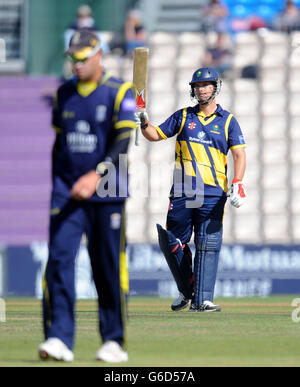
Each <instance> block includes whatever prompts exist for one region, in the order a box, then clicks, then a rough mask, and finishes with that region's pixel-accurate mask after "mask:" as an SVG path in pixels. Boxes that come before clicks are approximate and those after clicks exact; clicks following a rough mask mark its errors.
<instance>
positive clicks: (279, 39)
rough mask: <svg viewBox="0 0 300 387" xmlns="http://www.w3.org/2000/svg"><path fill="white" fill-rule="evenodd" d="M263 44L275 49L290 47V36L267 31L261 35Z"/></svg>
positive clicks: (279, 32)
mask: <svg viewBox="0 0 300 387" xmlns="http://www.w3.org/2000/svg"><path fill="white" fill-rule="evenodd" d="M261 40H262V44H263V45H264V46H265V47H267V46H273V47H274V48H275V47H286V48H287V47H288V43H289V36H288V35H287V34H286V33H285V32H281V31H272V30H267V31H265V33H264V34H262V35H261Z"/></svg>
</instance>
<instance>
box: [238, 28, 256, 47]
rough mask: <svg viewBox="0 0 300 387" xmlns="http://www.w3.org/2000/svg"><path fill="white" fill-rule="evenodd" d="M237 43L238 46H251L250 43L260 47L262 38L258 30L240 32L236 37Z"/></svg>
mask: <svg viewBox="0 0 300 387" xmlns="http://www.w3.org/2000/svg"><path fill="white" fill-rule="evenodd" d="M235 44H236V46H237V47H238V46H249V45H252V46H257V47H259V45H260V38H259V35H258V34H257V32H254V31H247V32H246V31H245V32H240V33H239V34H237V35H236V37H235Z"/></svg>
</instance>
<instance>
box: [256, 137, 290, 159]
mask: <svg viewBox="0 0 300 387" xmlns="http://www.w3.org/2000/svg"><path fill="white" fill-rule="evenodd" d="M263 147H264V148H263V152H262V160H263V162H264V163H265V164H269V165H270V164H278V163H286V160H287V142H286V139H282V140H276V139H270V140H265V141H264V143H263Z"/></svg>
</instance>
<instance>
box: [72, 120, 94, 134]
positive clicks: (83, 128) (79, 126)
mask: <svg viewBox="0 0 300 387" xmlns="http://www.w3.org/2000/svg"><path fill="white" fill-rule="evenodd" d="M75 129H76V131H77V132H79V133H85V134H86V133H89V131H90V124H89V123H88V122H87V121H84V120H80V121H77V122H76V124H75Z"/></svg>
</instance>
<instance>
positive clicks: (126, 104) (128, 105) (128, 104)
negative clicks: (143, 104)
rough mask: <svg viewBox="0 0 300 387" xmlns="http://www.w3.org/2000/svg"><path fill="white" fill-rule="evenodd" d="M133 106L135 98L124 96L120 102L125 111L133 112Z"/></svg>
mask: <svg viewBox="0 0 300 387" xmlns="http://www.w3.org/2000/svg"><path fill="white" fill-rule="evenodd" d="M135 107H136V105H135V100H134V99H132V98H125V99H124V100H123V102H122V108H123V110H125V111H127V112H134V111H135Z"/></svg>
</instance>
